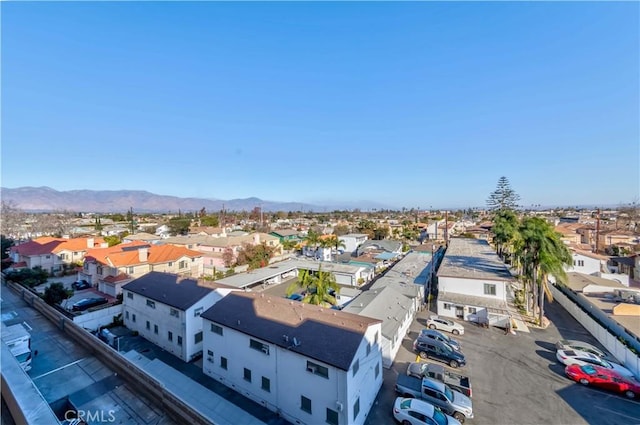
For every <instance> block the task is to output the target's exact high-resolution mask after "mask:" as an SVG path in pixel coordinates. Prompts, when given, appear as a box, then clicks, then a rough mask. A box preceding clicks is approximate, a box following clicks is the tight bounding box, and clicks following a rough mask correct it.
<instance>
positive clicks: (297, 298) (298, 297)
mask: <svg viewBox="0 0 640 425" xmlns="http://www.w3.org/2000/svg"><path fill="white" fill-rule="evenodd" d="M287 298H288V299H290V300H293V301H302V300H303V299H304V297H303V296H302V295H301V294H298V293H293V294H291V295H289V296H288V297H287Z"/></svg>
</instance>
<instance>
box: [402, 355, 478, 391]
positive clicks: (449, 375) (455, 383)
mask: <svg viewBox="0 0 640 425" xmlns="http://www.w3.org/2000/svg"><path fill="white" fill-rule="evenodd" d="M407 375H409V376H413V377H414V378H417V379H422V378H431V379H435V380H436V381H440V382H444V383H445V384H447V385H448V386H449V387H450V388H451V389H452V390H456V391H460V392H461V393H462V394H464V395H466V396H467V397H471V395H472V391H471V381H470V379H469V377H468V376H464V375H461V374H459V373H455V372H453V371H451V370H449V369H446V368H445V367H444V366H442V365H439V364H435V363H422V362H413V363H409V366H408V367H407Z"/></svg>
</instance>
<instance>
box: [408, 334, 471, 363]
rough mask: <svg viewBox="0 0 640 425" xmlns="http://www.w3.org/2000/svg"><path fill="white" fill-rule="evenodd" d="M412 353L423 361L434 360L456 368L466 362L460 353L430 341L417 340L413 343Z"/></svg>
mask: <svg viewBox="0 0 640 425" xmlns="http://www.w3.org/2000/svg"><path fill="white" fill-rule="evenodd" d="M413 351H415V352H416V353H418V355H420V357H421V358H423V359H436V360H439V361H441V362H444V363H447V364H448V365H449V366H451V367H453V368H456V367H461V366H464V365H466V364H467V360H466V359H465V357H464V354H462V353H461V352H460V351H456V350H454V349H453V348H451V346H450V345H449V344H445V343H444V342H441V341H438V340H435V339H431V338H422V339H421V338H418V339H416V340H415V341H414V342H413Z"/></svg>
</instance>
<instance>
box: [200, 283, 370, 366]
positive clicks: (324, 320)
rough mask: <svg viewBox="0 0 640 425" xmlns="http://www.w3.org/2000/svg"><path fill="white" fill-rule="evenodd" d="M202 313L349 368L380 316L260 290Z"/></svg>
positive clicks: (233, 295) (237, 295) (238, 295)
mask: <svg viewBox="0 0 640 425" xmlns="http://www.w3.org/2000/svg"><path fill="white" fill-rule="evenodd" d="M202 317H203V318H204V319H207V320H211V321H213V322H215V323H218V324H220V325H222V326H226V327H228V328H231V329H234V330H236V331H239V332H242V333H244V334H247V335H251V336H253V337H255V338H258V339H261V340H263V341H266V342H269V343H271V344H275V345H277V346H280V347H283V348H286V349H289V350H291V351H293V352H296V353H299V354H302V355H304V356H307V357H310V358H313V359H316V360H319V361H321V362H323V363H326V364H329V365H332V366H335V367H337V368H339V369H342V370H349V367H350V365H351V362H352V361H353V358H354V356H355V354H356V352H357V351H358V348H359V346H360V343H361V342H362V338H363V337H364V334H365V332H366V331H367V328H368V327H369V326H371V325H374V324H376V323H380V320H376V319H371V318H368V317H363V316H358V315H355V314H350V313H345V312H342V311H337V310H333V309H328V308H324V307H320V306H316V305H310V304H304V303H301V302H297V301H291V300H287V299H285V298H280V297H272V296H269V295H265V294H264V293H257V292H231V293H230V294H229V295H227V296H226V297H224V298H223V299H221V300H220V301H218V302H217V303H216V304H214V305H213V306H212V307H211V308H209V309H208V310H207V311H205V312H204V313H203V314H202Z"/></svg>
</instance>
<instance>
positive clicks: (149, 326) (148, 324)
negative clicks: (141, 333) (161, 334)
mask: <svg viewBox="0 0 640 425" xmlns="http://www.w3.org/2000/svg"><path fill="white" fill-rule="evenodd" d="M147 330H148V331H149V330H151V322H149V321H148V320H147Z"/></svg>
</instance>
